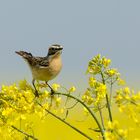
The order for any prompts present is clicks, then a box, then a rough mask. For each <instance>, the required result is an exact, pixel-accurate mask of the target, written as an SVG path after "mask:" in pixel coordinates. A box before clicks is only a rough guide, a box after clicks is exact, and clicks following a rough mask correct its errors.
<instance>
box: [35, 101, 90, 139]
mask: <svg viewBox="0 0 140 140" xmlns="http://www.w3.org/2000/svg"><path fill="white" fill-rule="evenodd" d="M37 103H38V102H37ZM38 105H39V106H41V107H42V108H43V106H42V105H41V104H40V103H38ZM45 111H46V112H48V113H49V114H51V115H52V116H54V117H55V118H57V119H58V120H60V121H61V122H63V123H65V124H66V125H68V126H69V127H71V128H72V129H74V130H75V131H77V132H78V133H80V134H81V135H83V136H84V137H86V138H87V139H89V140H93V139H92V138H90V137H89V136H88V135H86V134H85V133H83V132H82V131H80V130H79V129H77V128H76V127H74V126H72V125H71V124H69V123H68V122H66V121H65V120H64V119H62V118H60V117H58V116H57V115H55V114H54V113H52V112H51V111H49V110H48V109H45Z"/></svg>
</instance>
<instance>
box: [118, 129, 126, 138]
mask: <svg viewBox="0 0 140 140" xmlns="http://www.w3.org/2000/svg"><path fill="white" fill-rule="evenodd" d="M118 134H119V136H121V137H122V138H126V137H127V135H128V131H127V130H123V129H118Z"/></svg>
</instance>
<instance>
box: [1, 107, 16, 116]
mask: <svg viewBox="0 0 140 140" xmlns="http://www.w3.org/2000/svg"><path fill="white" fill-rule="evenodd" d="M12 112H13V109H12V108H6V109H4V110H3V111H2V115H3V116H8V115H10V114H11V113H12Z"/></svg>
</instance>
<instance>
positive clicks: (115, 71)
mask: <svg viewBox="0 0 140 140" xmlns="http://www.w3.org/2000/svg"><path fill="white" fill-rule="evenodd" d="M106 74H107V75H108V76H110V77H112V76H114V75H116V74H118V72H117V70H116V69H110V70H107V71H106Z"/></svg>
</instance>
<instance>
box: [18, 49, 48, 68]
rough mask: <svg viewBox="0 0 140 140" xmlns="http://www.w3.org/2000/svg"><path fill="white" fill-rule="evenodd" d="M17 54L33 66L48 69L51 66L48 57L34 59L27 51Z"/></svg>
mask: <svg viewBox="0 0 140 140" xmlns="http://www.w3.org/2000/svg"><path fill="white" fill-rule="evenodd" d="M16 53H17V54H18V55H20V56H22V57H23V58H24V59H25V60H27V62H28V63H29V64H30V65H31V66H37V67H47V66H48V65H49V60H48V58H47V57H34V56H33V55H32V54H31V53H28V52H25V51H16Z"/></svg>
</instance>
